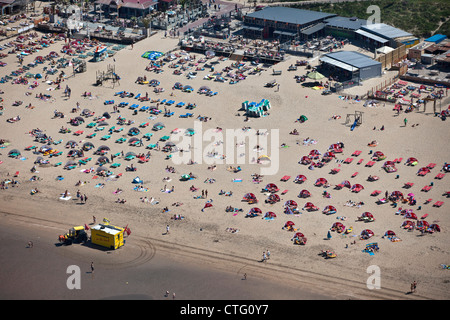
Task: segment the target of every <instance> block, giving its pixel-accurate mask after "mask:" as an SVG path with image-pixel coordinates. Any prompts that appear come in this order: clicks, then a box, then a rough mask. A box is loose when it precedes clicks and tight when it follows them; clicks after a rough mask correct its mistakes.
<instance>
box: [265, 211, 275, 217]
mask: <svg viewBox="0 0 450 320" xmlns="http://www.w3.org/2000/svg"><path fill="white" fill-rule="evenodd" d="M276 216H277V215H276V214H275V212H272V211H269V212H266V214H265V215H264V218H276Z"/></svg>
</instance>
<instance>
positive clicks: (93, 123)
mask: <svg viewBox="0 0 450 320" xmlns="http://www.w3.org/2000/svg"><path fill="white" fill-rule="evenodd" d="M96 125H97V124H96V123H95V122H91V123H89V124H88V125H87V126H86V128H94V127H95V126H96Z"/></svg>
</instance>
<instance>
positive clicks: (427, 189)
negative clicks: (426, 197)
mask: <svg viewBox="0 0 450 320" xmlns="http://www.w3.org/2000/svg"><path fill="white" fill-rule="evenodd" d="M430 190H431V186H425V187H423V188H422V191H425V192H428V191H430Z"/></svg>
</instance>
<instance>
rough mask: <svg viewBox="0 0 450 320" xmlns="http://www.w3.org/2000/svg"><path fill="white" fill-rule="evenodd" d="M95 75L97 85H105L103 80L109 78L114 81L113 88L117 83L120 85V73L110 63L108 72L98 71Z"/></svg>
mask: <svg viewBox="0 0 450 320" xmlns="http://www.w3.org/2000/svg"><path fill="white" fill-rule="evenodd" d="M95 77H96V85H97V86H101V85H103V82H105V81H108V80H111V81H112V83H113V88H114V86H115V85H116V83H117V84H119V85H120V83H119V80H120V77H119V75H118V74H116V67H115V66H111V65H108V67H107V69H106V72H104V71H96V73H95Z"/></svg>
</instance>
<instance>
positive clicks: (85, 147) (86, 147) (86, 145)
mask: <svg viewBox="0 0 450 320" xmlns="http://www.w3.org/2000/svg"><path fill="white" fill-rule="evenodd" d="M93 148H94V144H93V143H92V142H85V143H84V144H83V147H82V149H83V150H84V151H88V150H91V149H93Z"/></svg>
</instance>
